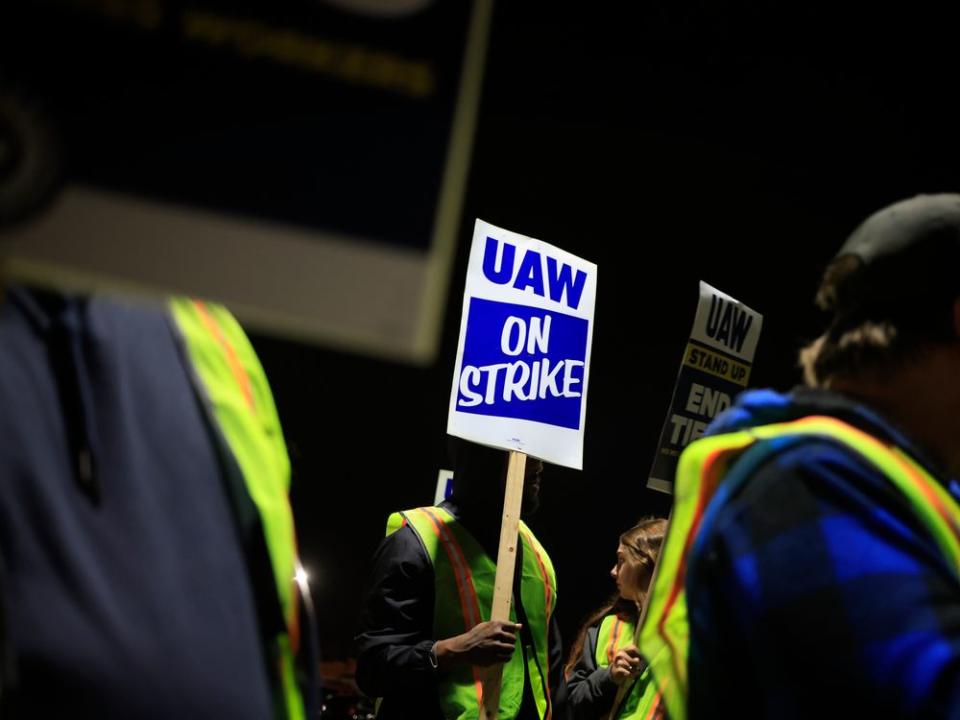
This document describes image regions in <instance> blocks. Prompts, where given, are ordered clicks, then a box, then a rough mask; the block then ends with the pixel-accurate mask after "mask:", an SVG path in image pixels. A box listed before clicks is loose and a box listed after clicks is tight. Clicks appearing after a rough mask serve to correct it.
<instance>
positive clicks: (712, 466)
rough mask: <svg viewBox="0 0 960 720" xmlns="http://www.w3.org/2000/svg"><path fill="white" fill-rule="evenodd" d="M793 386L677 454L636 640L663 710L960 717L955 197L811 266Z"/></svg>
mask: <svg viewBox="0 0 960 720" xmlns="http://www.w3.org/2000/svg"><path fill="white" fill-rule="evenodd" d="M817 301H818V304H819V305H820V307H821V308H823V309H824V310H826V311H828V312H829V313H831V320H830V324H829V326H828V327H827V329H826V331H825V332H824V334H823V335H822V336H821V337H820V338H818V339H817V340H816V341H815V342H814V343H813V344H811V345H810V346H809V347H808V348H806V349H805V350H804V351H803V352H802V354H801V361H802V364H803V368H804V372H805V376H806V380H807V385H808V386H807V387H804V388H801V389H799V390H795V391H794V392H792V393H790V394H788V395H779V394H776V393H773V392H771V391H755V392H748V393H746V394H744V395H742V396H741V397H740V398H739V400H738V402H737V403H736V404H735V406H734V407H733V408H731V409H730V410H729V411H727V412H726V413H725V414H724V415H722V416H721V417H719V418H718V419H717V420H716V422H715V423H714V424H713V425H712V426H711V427H710V428H709V431H708V436H707V437H705V438H703V439H701V440H699V441H697V442H695V443H692V444H691V445H690V446H689V447H688V448H687V450H686V451H685V452H684V454H683V455H682V456H681V458H680V464H679V466H678V469H677V477H676V502H675V505H674V509H673V514H672V520H671V525H670V528H669V530H668V533H667V540H666V543H665V545H664V550H663V554H662V556H661V559H660V570H659V574H658V577H657V581H656V582H655V584H654V587H653V590H652V593H651V599H650V609H649V613H648V615H647V617H646V622H645V623H644V627H643V630H642V633H641V643H640V650H641V652H642V653H643V654H644V655H645V656H647V657H649V658H651V664H652V668H653V673H654V676H655V678H656V681H657V683H658V684H659V686H660V687H661V689H662V690H663V693H664V697H665V698H666V700H667V706H668V710H669V712H670V716H671V717H672V718H674V720H683V718H685V717H687V716H690V717H693V718H704V717H727V716H735V717H739V718H810V717H819V718H824V717H884V718H906V717H912V718H957V717H960V505H958V497H960V486H958V484H957V482H956V481H955V480H953V479H952V478H955V477H956V476H957V473H958V472H960V423H958V417H960V196H958V195H933V196H920V197H915V198H913V199H910V200H906V201H903V202H899V203H897V204H895V205H892V206H890V207H887V208H885V209H883V210H881V211H879V212H878V213H876V214H874V215H872V216H871V217H870V218H868V219H867V220H866V221H865V222H864V223H863V224H862V225H861V226H860V227H859V228H858V229H857V230H856V231H855V232H854V233H853V234H852V235H851V236H850V238H849V239H848V240H847V242H846V244H845V245H844V246H843V247H842V248H841V250H840V251H839V253H838V254H837V256H836V258H835V259H834V261H833V262H832V264H831V265H830V266H829V267H828V268H827V271H826V273H825V275H824V278H823V281H822V283H821V286H820V290H819V293H818V296H817Z"/></svg>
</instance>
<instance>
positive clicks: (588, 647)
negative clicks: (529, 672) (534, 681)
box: [566, 625, 617, 720]
mask: <svg viewBox="0 0 960 720" xmlns="http://www.w3.org/2000/svg"><path fill="white" fill-rule="evenodd" d="M599 631H600V628H599V626H597V625H594V626H593V627H591V628H589V629H587V636H586V638H584V641H583V650H582V651H581V652H580V658H579V659H578V660H577V664H576V665H575V666H574V668H573V671H572V672H571V673H570V677H568V678H567V698H566V705H567V717H568V718H569V719H570V720H597V718H600V717H602V716H603V714H604V713H606V712H609V710H610V708H611V707H613V701H614V699H615V698H616V697H617V685H616V683H615V682H613V678H611V677H610V670H609V669H608V668H606V667H597V661H596V655H597V635H598V634H599Z"/></svg>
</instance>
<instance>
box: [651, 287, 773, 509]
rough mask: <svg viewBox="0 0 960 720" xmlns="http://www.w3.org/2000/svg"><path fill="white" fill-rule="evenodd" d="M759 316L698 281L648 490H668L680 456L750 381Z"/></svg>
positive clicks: (760, 326) (761, 317)
mask: <svg viewBox="0 0 960 720" xmlns="http://www.w3.org/2000/svg"><path fill="white" fill-rule="evenodd" d="M762 327H763V315H761V314H760V313H758V312H755V311H753V310H751V309H750V308H748V307H747V306H746V305H744V304H743V303H741V302H739V301H737V300H735V299H733V298H732V297H730V296H729V295H725V294H724V293H722V292H720V291H719V290H717V289H715V288H712V287H710V286H709V285H707V283H705V282H703V281H701V282H700V301H699V303H698V304H697V315H696V318H695V319H694V321H693V330H692V331H691V332H690V340H689V342H688V343H687V347H686V349H685V350H684V353H683V364H682V365H681V366H680V373H679V375H678V376H677V384H676V385H675V386H674V389H673V400H672V401H671V403H670V410H669V412H668V413H667V420H666V422H665V423H664V425H663V430H662V431H661V433H660V443H659V444H658V445H657V454H656V456H655V457H654V461H653V469H652V470H651V471H650V478H649V480H648V481H647V487H651V488H653V489H655V490H660V491H662V492H672V491H673V476H674V473H675V472H676V469H677V460H678V458H679V456H680V453H681V452H682V451H683V448H685V447H686V446H687V445H688V444H690V443H691V442H693V441H694V440H696V439H697V438H698V437H700V436H701V435H702V434H703V431H704V430H706V428H707V425H709V424H710V421H711V420H712V419H713V418H714V417H716V416H717V414H718V413H720V412H722V411H723V410H726V409H727V408H728V407H730V405H731V404H732V403H733V397H734V396H735V395H736V394H737V393H739V392H740V391H741V390H743V389H744V388H745V387H746V386H747V383H748V382H750V369H751V368H752V367H753V356H754V353H756V350H757V342H758V341H759V340H760V330H761V329H762Z"/></svg>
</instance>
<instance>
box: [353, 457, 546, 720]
mask: <svg viewBox="0 0 960 720" xmlns="http://www.w3.org/2000/svg"><path fill="white" fill-rule="evenodd" d="M453 451H454V452H453V454H454V455H455V457H454V460H455V467H454V475H453V493H452V495H451V497H449V498H448V499H446V500H444V501H443V502H442V503H440V504H439V505H437V506H435V507H421V508H415V509H412V510H405V511H403V512H400V513H394V514H393V515H391V516H390V519H389V520H388V522H387V537H386V538H385V539H384V540H383V541H382V542H381V544H380V546H379V548H378V549H377V551H376V554H375V555H374V558H373V562H372V567H371V570H370V579H369V582H368V591H367V594H366V600H365V602H364V606H363V610H362V613H361V620H360V632H359V634H358V635H357V637H356V644H357V649H358V657H357V684H358V685H359V686H360V689H361V690H363V691H364V692H365V693H366V694H367V695H368V696H370V697H374V698H380V700H379V702H378V712H377V718H378V720H398V719H401V718H402V719H403V720H443V719H445V718H446V719H456V720H466V719H467V718H477V717H478V716H479V713H480V699H481V687H482V685H481V680H482V677H483V672H484V668H489V667H491V666H495V665H501V664H502V665H503V675H502V677H503V682H502V685H501V693H500V706H499V715H498V717H499V718H501V719H503V720H549V719H550V718H554V717H556V716H557V715H556V713H557V712H558V711H557V709H556V708H557V707H559V706H560V705H562V703H563V699H562V698H561V697H559V694H560V693H561V692H562V676H563V654H562V648H561V643H560V632H559V626H558V625H557V620H556V616H555V613H554V610H555V609H556V605H557V581H556V575H555V573H554V570H553V564H552V563H551V561H550V557H549V556H548V555H547V553H546V551H545V550H544V548H543V546H542V545H540V543H539V542H538V541H537V539H536V538H535V537H534V535H533V533H532V532H531V531H530V529H529V528H528V527H527V526H526V525H525V524H524V523H522V522H521V524H520V533H519V542H518V543H517V558H516V569H515V574H514V579H513V583H512V585H513V602H512V604H511V618H510V620H509V621H504V620H484V618H489V617H490V609H491V605H492V600H493V586H494V578H495V576H496V570H497V568H496V562H495V560H496V558H497V554H498V552H497V551H498V547H499V541H500V524H501V517H502V512H503V495H504V483H505V477H506V467H507V462H506V461H507V453H505V452H504V451H502V450H495V449H493V448H487V447H484V446H481V445H476V444H474V443H470V442H467V441H461V440H458V439H454V440H453ZM542 471H543V463H542V462H541V461H540V460H536V459H534V458H529V459H528V460H527V463H526V476H525V479H524V494H523V504H522V507H521V516H522V517H524V518H529V516H530V515H531V514H533V512H535V510H536V509H537V505H538V504H539V491H540V474H541V472H542Z"/></svg>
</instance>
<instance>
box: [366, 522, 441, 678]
mask: <svg viewBox="0 0 960 720" xmlns="http://www.w3.org/2000/svg"><path fill="white" fill-rule="evenodd" d="M433 582H434V580H433V568H432V567H431V565H430V561H429V559H428V558H427V556H426V553H425V551H424V550H423V546H422V545H421V544H420V540H419V538H418V537H417V535H416V533H415V532H414V531H413V529H411V528H410V527H409V526H407V527H403V528H401V529H400V530H398V531H397V532H395V533H393V534H392V535H390V536H389V537H387V538H385V539H384V540H383V541H382V542H381V543H380V546H379V547H378V548H377V551H376V553H375V554H374V557H373V563H372V569H371V572H370V579H369V582H368V588H367V593H366V598H365V601H364V606H363V610H362V613H361V617H360V632H359V634H358V635H357V637H356V638H355V641H356V645H357V652H358V657H357V684H358V685H359V686H360V689H361V690H363V691H364V692H365V693H366V694H367V695H369V696H371V697H386V696H389V695H393V694H405V693H410V692H416V691H417V690H418V689H424V688H426V687H434V686H435V684H436V671H435V670H434V667H433V664H432V663H431V661H430V649H431V647H432V646H433V643H434V638H432V637H431V633H432V627H433V595H434V589H433Z"/></svg>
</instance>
